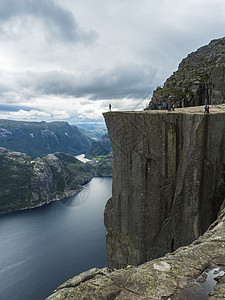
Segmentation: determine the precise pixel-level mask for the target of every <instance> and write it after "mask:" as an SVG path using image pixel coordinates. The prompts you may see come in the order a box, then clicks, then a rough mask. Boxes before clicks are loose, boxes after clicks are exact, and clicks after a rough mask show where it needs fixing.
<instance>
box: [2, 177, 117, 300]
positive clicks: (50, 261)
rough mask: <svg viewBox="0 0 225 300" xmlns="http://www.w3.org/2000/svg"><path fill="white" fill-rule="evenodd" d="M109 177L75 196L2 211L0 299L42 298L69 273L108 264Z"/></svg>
mask: <svg viewBox="0 0 225 300" xmlns="http://www.w3.org/2000/svg"><path fill="white" fill-rule="evenodd" d="M111 189H112V178H111V177H96V178H93V179H92V181H91V182H89V183H88V184H86V185H85V186H84V190H83V191H81V192H80V193H79V194H77V195H76V196H74V197H71V198H69V199H63V200H60V201H55V202H52V203H50V204H48V205H45V206H42V207H39V208H35V209H29V210H24V211H19V212H15V213H9V214H6V215H1V216H0V299H5V300H9V299H10V300H20V299H21V300H22V299H23V300H30V299H32V300H42V299H44V298H45V297H47V296H48V295H49V294H51V293H52V292H53V290H54V289H56V288H57V287H58V286H59V285H60V284H62V283H64V282H65V281H66V280H68V279H69V278H71V277H73V276H75V275H76V274H79V273H81V272H83V271H86V270H88V269H90V268H93V267H105V266H106V249H105V227H104V223H103V215H104V207H105V204H106V201H107V200H108V199H109V198H110V197H111Z"/></svg>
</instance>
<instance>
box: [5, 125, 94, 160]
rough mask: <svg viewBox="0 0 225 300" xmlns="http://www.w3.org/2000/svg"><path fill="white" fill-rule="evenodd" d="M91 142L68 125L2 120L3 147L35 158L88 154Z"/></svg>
mask: <svg viewBox="0 0 225 300" xmlns="http://www.w3.org/2000/svg"><path fill="white" fill-rule="evenodd" d="M90 145H91V139H90V138H89V137H87V136H86V135H84V134H83V133H82V132H81V131H79V130H78V128H77V127H76V126H74V125H73V126H70V125H69V124H68V123H67V122H51V123H47V122H21V121H13V120H0V147H5V148H8V149H10V150H14V151H19V152H24V153H26V154H27V155H30V156H31V157H33V158H35V157H38V156H45V155H47V154H49V153H54V152H64V153H69V154H72V155H77V154H81V153H85V152H86V151H87V150H88V149H89V147H90Z"/></svg>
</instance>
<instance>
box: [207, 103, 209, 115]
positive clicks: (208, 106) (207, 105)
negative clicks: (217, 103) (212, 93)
mask: <svg viewBox="0 0 225 300" xmlns="http://www.w3.org/2000/svg"><path fill="white" fill-rule="evenodd" d="M208 113H209V106H208V105H207V114H208Z"/></svg>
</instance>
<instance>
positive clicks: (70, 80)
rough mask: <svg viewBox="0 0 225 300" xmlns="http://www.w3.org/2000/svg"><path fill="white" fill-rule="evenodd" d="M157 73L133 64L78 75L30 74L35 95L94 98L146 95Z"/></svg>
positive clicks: (52, 72)
mask: <svg viewBox="0 0 225 300" xmlns="http://www.w3.org/2000/svg"><path fill="white" fill-rule="evenodd" d="M156 73H157V69H150V68H147V67H146V66H143V65H141V66H136V65H133V66H121V67H117V68H115V69H113V70H110V71H100V70H99V71H93V72H90V73H89V74H86V75H83V76H81V77H76V76H74V75H73V74H71V73H65V72H58V71H51V72H45V73H40V74H35V73H33V74H32V77H33V78H32V81H33V84H34V86H35V90H36V93H38V94H57V95H67V96H74V97H87V96H88V97H90V98H91V99H93V100H100V99H121V98H124V97H131V98H145V97H147V96H148V95H149V94H150V93H151V92H152V90H153V89H154V88H155V86H154V78H155V75H156ZM30 75H31V74H30ZM29 80H31V77H30V78H29ZM21 84H24V82H23V83H21Z"/></svg>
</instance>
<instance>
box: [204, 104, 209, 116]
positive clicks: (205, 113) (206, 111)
mask: <svg viewBox="0 0 225 300" xmlns="http://www.w3.org/2000/svg"><path fill="white" fill-rule="evenodd" d="M207 107H208V105H207V104H206V105H205V112H204V114H206V113H207Z"/></svg>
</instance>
